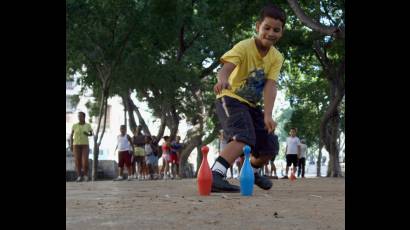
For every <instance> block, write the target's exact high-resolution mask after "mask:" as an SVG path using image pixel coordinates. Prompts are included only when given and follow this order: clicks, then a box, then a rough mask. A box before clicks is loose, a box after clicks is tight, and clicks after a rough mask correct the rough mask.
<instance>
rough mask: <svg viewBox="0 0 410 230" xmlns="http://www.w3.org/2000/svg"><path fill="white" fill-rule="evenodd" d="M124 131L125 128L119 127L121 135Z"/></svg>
mask: <svg viewBox="0 0 410 230" xmlns="http://www.w3.org/2000/svg"><path fill="white" fill-rule="evenodd" d="M126 131H127V130H126V129H125V128H124V127H121V128H120V132H121V134H122V135H124V134H125V132H126Z"/></svg>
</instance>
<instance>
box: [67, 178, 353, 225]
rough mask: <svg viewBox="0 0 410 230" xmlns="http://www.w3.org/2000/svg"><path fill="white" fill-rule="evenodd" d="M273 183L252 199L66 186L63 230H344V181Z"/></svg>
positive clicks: (123, 185)
mask: <svg viewBox="0 0 410 230" xmlns="http://www.w3.org/2000/svg"><path fill="white" fill-rule="evenodd" d="M230 181H231V182H232V183H233V184H237V185H239V181H238V180H236V179H230ZM272 181H273V187H272V189H270V190H268V191H265V190H262V189H260V188H258V187H257V186H255V188H254V194H253V196H251V197H244V196H241V195H240V194H239V193H211V195H210V196H199V195H198V194H197V187H196V186H197V185H196V180H195V179H182V180H167V181H163V180H157V181H120V182H114V181H96V182H88V183H75V182H67V183H66V229H76V230H79V229H99V230H101V229H116V230H119V229H155V230H156V229H161V230H164V229H235V230H237V229H254V230H257V229H275V230H281V229H284V230H285V229H286V230H292V229H294V230H299V229H300V230H309V229H326V230H328V229H337V230H341V229H345V224H344V222H345V180H344V179H343V178H305V179H298V180H296V181H294V182H292V181H289V180H284V179H279V180H272ZM275 213H276V215H275Z"/></svg>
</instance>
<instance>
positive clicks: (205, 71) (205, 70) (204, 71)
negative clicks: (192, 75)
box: [199, 60, 219, 79]
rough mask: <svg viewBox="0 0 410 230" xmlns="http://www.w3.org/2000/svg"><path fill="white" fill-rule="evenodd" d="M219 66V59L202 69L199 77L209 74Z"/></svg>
mask: <svg viewBox="0 0 410 230" xmlns="http://www.w3.org/2000/svg"><path fill="white" fill-rule="evenodd" d="M218 66H219V60H216V61H214V62H213V63H212V64H211V65H210V66H209V67H208V68H206V69H204V70H202V72H201V74H199V79H202V78H204V77H206V76H208V75H209V74H210V73H212V71H213V70H214V69H215V68H216V67H218Z"/></svg>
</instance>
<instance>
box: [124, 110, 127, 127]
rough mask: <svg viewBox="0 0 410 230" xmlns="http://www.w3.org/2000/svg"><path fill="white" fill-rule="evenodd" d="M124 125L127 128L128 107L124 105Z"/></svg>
mask: <svg viewBox="0 0 410 230" xmlns="http://www.w3.org/2000/svg"><path fill="white" fill-rule="evenodd" d="M124 125H125V128H127V108H125V107H124Z"/></svg>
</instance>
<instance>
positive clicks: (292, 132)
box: [290, 129, 296, 137]
mask: <svg viewBox="0 0 410 230" xmlns="http://www.w3.org/2000/svg"><path fill="white" fill-rule="evenodd" d="M290 135H291V136H292V137H294V136H296V130H294V129H291V130H290Z"/></svg>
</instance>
